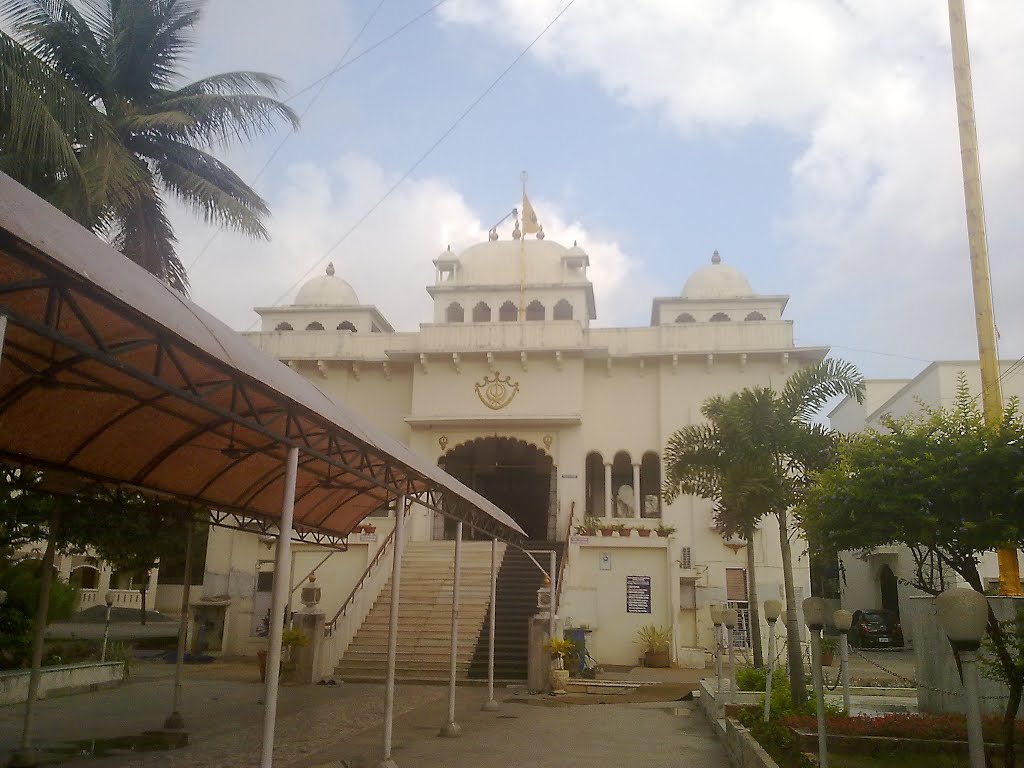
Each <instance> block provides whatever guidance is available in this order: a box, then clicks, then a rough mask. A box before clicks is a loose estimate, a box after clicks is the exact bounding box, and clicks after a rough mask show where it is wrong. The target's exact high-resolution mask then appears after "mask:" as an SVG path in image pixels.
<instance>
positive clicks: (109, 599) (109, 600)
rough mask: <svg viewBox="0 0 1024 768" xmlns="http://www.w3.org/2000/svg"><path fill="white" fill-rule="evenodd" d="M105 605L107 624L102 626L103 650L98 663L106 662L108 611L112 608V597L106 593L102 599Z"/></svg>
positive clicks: (108, 634) (108, 635) (108, 633)
mask: <svg viewBox="0 0 1024 768" xmlns="http://www.w3.org/2000/svg"><path fill="white" fill-rule="evenodd" d="M104 602H106V604H107V623H106V624H104V625H103V650H102V651H100V661H106V660H107V638H108V637H110V609H111V608H113V607H114V596H113V595H112V594H110V592H109V591H108V592H107V596H106V597H105V598H104Z"/></svg>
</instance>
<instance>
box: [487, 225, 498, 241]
mask: <svg viewBox="0 0 1024 768" xmlns="http://www.w3.org/2000/svg"><path fill="white" fill-rule="evenodd" d="M487 239H488V240H490V241H491V242H492V243H493V242H494V241H495V240H497V239H498V229H497V227H491V231H490V232H488V233H487Z"/></svg>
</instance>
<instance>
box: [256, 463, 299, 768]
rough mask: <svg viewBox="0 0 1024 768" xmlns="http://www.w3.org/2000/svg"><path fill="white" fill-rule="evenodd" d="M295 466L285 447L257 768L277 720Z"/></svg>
mask: <svg viewBox="0 0 1024 768" xmlns="http://www.w3.org/2000/svg"><path fill="white" fill-rule="evenodd" d="M298 468H299V449H298V448H297V447H292V448H289V449H288V458H287V459H285V479H284V499H283V500H282V502H281V522H280V528H279V531H278V534H277V552H276V553H275V557H274V591H273V593H272V595H271V598H270V626H269V631H270V644H269V647H268V648H267V679H266V685H265V687H264V692H263V701H264V704H263V746H262V748H261V751H260V768H271V766H272V765H273V763H274V725H275V723H276V722H277V684H278V681H279V679H280V676H281V634H282V633H283V631H284V608H285V603H286V602H287V600H288V594H287V592H288V577H287V575H286V574H287V573H288V566H289V561H290V557H291V539H292V513H293V512H294V510H295V479H296V475H297V474H298Z"/></svg>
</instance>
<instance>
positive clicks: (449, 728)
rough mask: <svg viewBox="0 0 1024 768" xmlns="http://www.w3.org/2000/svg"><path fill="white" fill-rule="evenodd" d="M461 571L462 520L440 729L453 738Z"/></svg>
mask: <svg viewBox="0 0 1024 768" xmlns="http://www.w3.org/2000/svg"><path fill="white" fill-rule="evenodd" d="M461 573H462V521H461V520H460V521H459V522H458V523H456V525H455V582H454V584H452V644H451V661H450V667H449V670H448V675H449V676H448V722H447V723H445V726H444V727H443V728H442V729H441V735H442V736H448V737H450V738H454V737H456V736H458V735H459V734H460V733H462V726H460V725H459V724H458V723H457V722H455V674H456V672H457V671H458V653H459V577H460V575H461Z"/></svg>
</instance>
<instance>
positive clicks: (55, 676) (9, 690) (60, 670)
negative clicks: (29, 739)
mask: <svg viewBox="0 0 1024 768" xmlns="http://www.w3.org/2000/svg"><path fill="white" fill-rule="evenodd" d="M30 675H31V671H30V670H28V669H17V670H13V671H8V672H0V706H3V705H5V704H20V703H21V702H23V701H26V700H27V699H28V679H29V676H30ZM123 682H124V662H121V661H108V662H93V663H88V664H61V665H58V666H53V667H43V669H42V674H41V675H40V678H39V698H40V699H45V698H52V697H53V696H66V695H68V694H72V693H83V692H85V691H95V690H98V689H100V688H112V687H114V686H117V685H120V684H121V683H123Z"/></svg>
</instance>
